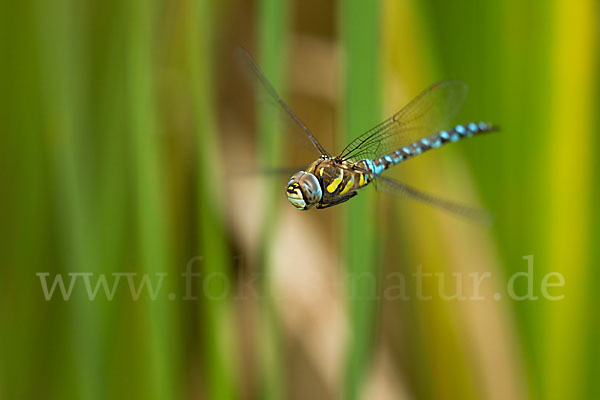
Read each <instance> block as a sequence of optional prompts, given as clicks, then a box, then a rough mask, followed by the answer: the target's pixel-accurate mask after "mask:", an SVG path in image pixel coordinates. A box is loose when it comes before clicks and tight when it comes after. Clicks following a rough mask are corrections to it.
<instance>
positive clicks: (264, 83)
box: [236, 46, 329, 156]
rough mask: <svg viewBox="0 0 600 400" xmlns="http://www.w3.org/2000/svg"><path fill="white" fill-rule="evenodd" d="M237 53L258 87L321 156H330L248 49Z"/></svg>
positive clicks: (239, 47) (238, 50) (237, 50)
mask: <svg viewBox="0 0 600 400" xmlns="http://www.w3.org/2000/svg"><path fill="white" fill-rule="evenodd" d="M236 52H237V56H238V58H239V60H240V63H241V64H242V66H243V67H244V69H245V70H246V71H250V72H251V73H252V76H251V77H252V78H253V80H254V81H256V82H257V83H259V85H258V86H261V87H262V88H263V89H264V91H265V92H266V93H267V94H268V95H269V97H270V98H271V99H273V100H274V101H275V103H277V105H278V106H279V107H280V108H281V110H282V111H283V112H284V113H285V114H286V115H287V117H289V119H291V120H292V121H293V122H294V123H295V124H296V126H297V127H299V128H300V129H301V130H302V131H303V132H304V135H306V137H307V138H308V140H310V142H311V143H312V145H313V147H314V148H315V149H316V150H317V151H318V152H319V155H327V156H329V153H328V152H327V151H326V150H325V148H324V147H323V146H322V145H321V143H319V141H318V140H317V138H316V137H315V135H313V133H312V132H311V131H310V129H308V127H307V126H306V125H305V124H304V122H302V120H301V119H300V117H298V116H297V115H296V113H294V112H293V111H292V109H291V108H290V107H289V106H288V105H287V104H286V103H285V101H283V99H282V98H281V96H279V94H278V93H277V91H276V90H275V88H273V85H271V83H270V82H269V81H268V80H267V78H266V77H265V75H264V74H263V72H262V71H261V69H260V68H259V66H258V65H257V64H256V62H255V61H254V59H253V58H252V56H250V54H249V53H248V52H247V51H246V49H244V48H243V47H241V46H238V47H237V48H236Z"/></svg>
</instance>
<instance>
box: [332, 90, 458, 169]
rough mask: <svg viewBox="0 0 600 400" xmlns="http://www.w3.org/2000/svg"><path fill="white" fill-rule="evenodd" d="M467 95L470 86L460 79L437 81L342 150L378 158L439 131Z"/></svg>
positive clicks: (344, 156)
mask: <svg viewBox="0 0 600 400" xmlns="http://www.w3.org/2000/svg"><path fill="white" fill-rule="evenodd" d="M466 97H467V86H466V85H465V84H464V83H462V82H459V81H444V82H439V83H436V84H434V85H432V86H430V87H429V88H428V89H426V90H425V91H423V92H422V93H421V94H419V95H418V96H417V97H415V98H414V99H413V100H412V101H411V102H410V103H408V104H407V105H406V106H405V107H404V108H402V109H401V110H400V111H398V112H397V113H396V114H394V115H392V116H391V117H390V118H388V119H386V120H385V121H383V122H382V123H380V124H379V125H377V126H375V127H374V128H372V129H370V130H368V131H367V132H365V133H363V134H362V135H360V136H359V137H357V138H356V139H354V140H353V141H352V142H350V143H349V144H348V146H346V148H344V150H342V152H341V153H340V155H339V157H340V158H342V159H355V160H360V159H363V158H370V159H375V158H379V157H382V156H384V155H386V154H389V153H391V152H393V151H395V150H397V149H399V148H401V147H403V146H406V145H409V144H411V143H413V142H415V141H417V140H419V139H422V138H424V137H427V136H430V135H432V134H434V133H436V132H439V131H442V130H444V129H448V128H450V123H451V122H452V120H453V119H454V117H455V116H456V114H457V113H458V111H459V110H460V108H461V107H462V105H463V103H464V101H465V98H466Z"/></svg>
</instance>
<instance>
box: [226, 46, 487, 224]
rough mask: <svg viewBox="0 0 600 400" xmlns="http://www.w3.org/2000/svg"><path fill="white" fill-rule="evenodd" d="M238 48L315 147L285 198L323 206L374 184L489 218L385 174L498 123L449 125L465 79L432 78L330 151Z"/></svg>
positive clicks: (295, 203) (464, 92)
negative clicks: (389, 113) (403, 102)
mask: <svg viewBox="0 0 600 400" xmlns="http://www.w3.org/2000/svg"><path fill="white" fill-rule="evenodd" d="M238 52H239V53H240V56H241V58H242V60H243V61H244V62H245V63H246V64H247V65H248V66H249V68H250V69H251V70H252V71H253V73H254V75H255V77H256V79H257V81H258V82H259V83H260V84H261V85H262V87H263V88H264V89H265V90H266V92H267V93H268V94H269V96H270V97H271V98H272V99H273V100H274V101H275V102H276V103H277V104H278V105H279V107H281V109H282V110H283V111H284V112H285V114H287V116H288V117H289V118H291V120H292V121H293V122H294V123H295V124H296V125H297V126H298V127H300V129H301V131H302V132H304V135H305V137H306V138H307V139H308V141H309V142H310V143H311V144H312V147H313V148H314V149H315V150H316V151H317V152H318V153H319V157H318V158H317V159H316V160H315V161H314V162H312V163H311V164H310V165H309V166H308V167H307V168H305V169H304V170H301V171H298V172H296V173H295V174H294V175H293V176H292V177H291V178H290V180H289V181H288V183H287V187H286V194H287V199H288V201H289V202H290V203H291V204H292V205H293V206H294V207H295V208H297V209H298V210H303V211H306V210H310V209H312V208H313V207H314V208H316V209H325V208H329V207H332V206H336V205H339V204H342V203H345V202H346V201H348V200H350V199H351V198H353V197H354V196H356V195H357V194H358V191H359V190H360V189H362V188H364V187H366V186H369V185H370V184H373V185H374V186H375V188H376V189H377V190H378V191H384V192H389V193H393V194H397V195H403V196H408V197H411V198H413V199H416V200H419V201H421V202H425V203H428V204H430V205H432V206H435V207H439V208H441V209H444V210H446V211H450V212H452V213H455V214H458V215H461V216H464V217H468V218H473V219H477V220H480V221H484V220H485V221H489V219H490V216H489V214H488V213H487V212H486V211H485V210H481V209H478V208H475V207H471V206H467V205H463V204H459V203H455V202H453V201H449V200H446V199H443V198H439V197H437V196H434V195H431V194H428V193H425V192H422V191H421V190H419V189H416V188H414V187H412V186H409V185H407V184H404V183H402V182H400V181H398V180H395V179H392V178H390V177H387V176H384V175H383V173H384V172H385V171H387V170H388V169H390V168H391V167H393V166H395V165H397V164H400V163H402V162H405V161H407V160H410V159H412V158H414V157H416V156H418V155H420V154H423V153H425V152H427V151H429V150H433V149H437V148H439V147H442V146H444V145H446V144H448V143H454V142H457V141H459V140H462V139H465V138H469V137H472V136H476V135H481V134H485V133H489V132H493V131H497V130H498V129H499V128H498V126H497V125H494V124H492V123H489V122H484V121H478V122H469V123H466V124H459V125H454V126H452V127H450V128H448V127H449V126H451V125H450V122H451V121H452V119H453V118H454V117H455V116H456V114H457V113H458V111H459V110H460V108H461V107H462V104H463V103H464V101H465V98H466V96H467V86H466V84H464V83H463V82H460V81H442V82H438V83H435V84H433V85H432V86H430V87H429V88H427V89H425V90H424V91H423V92H422V93H421V94H419V95H418V96H417V97H415V98H414V99H413V100H412V101H411V102H409V103H408V104H407V105H406V106H404V107H403V108H402V109H401V110H400V111H398V112H396V113H395V114H394V115H392V116H391V117H389V118H388V119H386V120H385V121H383V122H381V123H380V124H378V125H376V126H375V127H373V128H372V129H369V130H368V131H366V132H364V133H362V134H361V135H359V136H358V137H356V138H355V139H354V140H352V141H351V142H350V143H348V145H347V146H346V147H344V148H343V149H342V151H341V152H340V153H339V154H338V155H336V156H333V155H331V154H330V153H329V152H328V151H327V150H326V149H325V148H324V147H323V146H322V145H321V144H320V143H319V141H318V140H317V138H316V137H315V135H314V134H313V133H312V131H311V130H310V129H309V128H308V127H307V126H306V124H305V123H304V122H303V121H302V120H301V119H300V117H299V116H298V115H297V114H296V113H295V112H294V111H292V109H291V108H290V107H289V106H288V105H287V103H286V102H285V101H284V100H283V99H282V98H281V96H280V95H279V94H278V93H277V91H276V90H275V89H274V88H273V86H272V85H271V83H270V82H269V81H268V80H267V78H266V77H265V75H264V73H263V72H262V71H261V69H260V68H259V67H258V65H257V64H256V62H255V61H254V60H253V59H252V57H251V56H250V54H249V53H248V52H247V51H246V50H244V49H243V48H240V49H238Z"/></svg>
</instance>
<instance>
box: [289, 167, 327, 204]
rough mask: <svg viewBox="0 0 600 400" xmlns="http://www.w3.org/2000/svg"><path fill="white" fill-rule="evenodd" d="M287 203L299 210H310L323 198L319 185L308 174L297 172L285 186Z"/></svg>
mask: <svg viewBox="0 0 600 400" xmlns="http://www.w3.org/2000/svg"><path fill="white" fill-rule="evenodd" d="M287 197H288V201H289V202H290V203H292V205H293V206H294V207H296V208H297V209H299V210H310V209H311V208H312V207H313V206H314V205H315V204H318V203H319V201H321V198H322V197H323V191H322V190H321V185H320V183H319V180H318V179H317V177H316V176H314V175H313V174H311V173H310V172H305V171H298V172H297V173H295V174H294V176H292V178H291V179H290V181H289V182H288V186H287Z"/></svg>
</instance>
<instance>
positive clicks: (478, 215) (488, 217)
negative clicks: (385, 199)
mask: <svg viewBox="0 0 600 400" xmlns="http://www.w3.org/2000/svg"><path fill="white" fill-rule="evenodd" d="M374 184H375V188H376V189H377V190H378V191H383V192H388V193H392V194H396V195H401V196H408V197H411V198H413V199H415V200H419V201H421V202H423V203H427V204H430V205H432V206H434V207H438V208H441V209H443V210H445V211H449V212H451V213H453V214H455V215H458V216H460V217H463V218H466V219H468V220H471V221H475V222H479V223H482V224H484V225H487V226H490V225H492V222H493V220H494V216H493V214H492V213H490V212H489V211H486V210H482V209H479V208H475V207H470V206H467V205H463V204H458V203H454V202H452V201H449V200H445V199H441V198H438V197H435V196H432V195H430V194H428V193H424V192H421V191H420V190H418V189H415V188H413V187H411V186H408V185H406V184H404V183H402V182H398V181H396V180H394V179H390V178H386V177H384V176H377V177H376V178H375V181H374Z"/></svg>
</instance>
